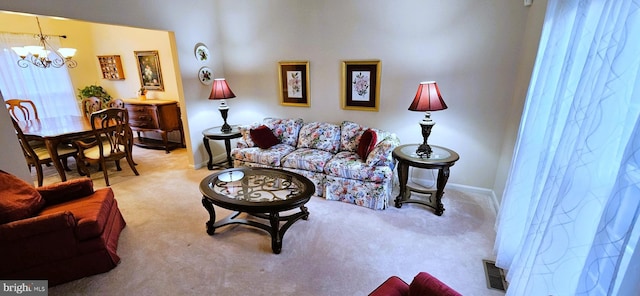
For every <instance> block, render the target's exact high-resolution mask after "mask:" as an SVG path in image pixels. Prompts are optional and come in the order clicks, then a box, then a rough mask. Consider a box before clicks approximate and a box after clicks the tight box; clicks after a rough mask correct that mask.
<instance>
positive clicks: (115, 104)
mask: <svg viewBox="0 0 640 296" xmlns="http://www.w3.org/2000/svg"><path fill="white" fill-rule="evenodd" d="M107 107H108V108H120V109H124V100H122V99H112V100H111V101H109V103H107Z"/></svg>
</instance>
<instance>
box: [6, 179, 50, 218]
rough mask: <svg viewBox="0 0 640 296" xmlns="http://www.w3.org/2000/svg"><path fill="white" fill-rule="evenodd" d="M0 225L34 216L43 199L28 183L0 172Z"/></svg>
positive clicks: (42, 205) (41, 205) (40, 207)
mask: <svg viewBox="0 0 640 296" xmlns="http://www.w3.org/2000/svg"><path fill="white" fill-rule="evenodd" d="M0 196H2V198H0V224H5V223H9V222H13V221H16V220H21V219H26V218H30V217H33V216H35V215H36V214H37V213H38V212H39V211H40V210H41V209H42V207H44V203H45V201H44V199H42V196H40V193H39V192H38V191H37V190H36V189H35V188H34V187H33V186H32V185H30V184H29V183H27V182H25V181H23V180H22V179H20V178H18V177H16V176H14V175H12V174H9V173H7V172H5V171H2V170H0Z"/></svg>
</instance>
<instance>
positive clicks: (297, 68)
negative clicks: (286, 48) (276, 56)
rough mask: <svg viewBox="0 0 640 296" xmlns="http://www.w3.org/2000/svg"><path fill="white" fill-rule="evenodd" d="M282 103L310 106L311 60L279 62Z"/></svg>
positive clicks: (285, 104)
mask: <svg viewBox="0 0 640 296" xmlns="http://www.w3.org/2000/svg"><path fill="white" fill-rule="evenodd" d="M278 77H279V79H278V81H279V89H280V104H281V105H284V106H297V107H309V106H310V105H311V101H310V98H309V61H282V62H279V63H278Z"/></svg>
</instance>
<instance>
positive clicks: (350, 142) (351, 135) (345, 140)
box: [340, 121, 367, 152]
mask: <svg viewBox="0 0 640 296" xmlns="http://www.w3.org/2000/svg"><path fill="white" fill-rule="evenodd" d="M366 129H367V127H366V126H362V125H360V124H358V123H355V122H352V121H343V122H342V124H341V125H340V151H351V152H356V151H358V141H359V140H360V136H362V133H363V132H364V131H365V130H366Z"/></svg>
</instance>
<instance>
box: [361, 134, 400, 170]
mask: <svg viewBox="0 0 640 296" xmlns="http://www.w3.org/2000/svg"><path fill="white" fill-rule="evenodd" d="M398 146H400V139H399V138H398V136H397V135H396V134H390V135H388V136H387V137H386V138H384V139H383V140H382V141H380V142H379V143H378V144H377V145H376V146H375V147H374V148H373V150H371V153H369V156H367V161H366V163H367V165H368V166H388V167H391V169H393V168H394V167H395V161H394V160H393V155H392V153H393V149H395V148H396V147H398Z"/></svg>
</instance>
